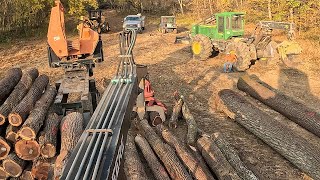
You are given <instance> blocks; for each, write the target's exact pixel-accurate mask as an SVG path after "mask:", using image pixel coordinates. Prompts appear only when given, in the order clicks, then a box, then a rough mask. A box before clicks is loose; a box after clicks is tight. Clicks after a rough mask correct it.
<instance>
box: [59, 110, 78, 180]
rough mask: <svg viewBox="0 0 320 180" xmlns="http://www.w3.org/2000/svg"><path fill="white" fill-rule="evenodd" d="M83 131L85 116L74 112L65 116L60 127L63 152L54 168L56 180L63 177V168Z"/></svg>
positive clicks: (61, 151)
mask: <svg viewBox="0 0 320 180" xmlns="http://www.w3.org/2000/svg"><path fill="white" fill-rule="evenodd" d="M82 131H83V116H82V114H80V113H79V112H72V113H70V114H68V115H67V116H65V117H64V118H63V119H62V121H61V125H60V132H61V150H60V154H59V155H58V157H57V159H56V162H55V166H54V179H59V178H60V176H61V175H62V170H63V167H64V166H65V165H66V164H67V162H68V159H69V158H70V155H71V153H72V150H73V148H74V147H75V146H76V145H77V142H78V140H79V139H80V136H81V134H82Z"/></svg>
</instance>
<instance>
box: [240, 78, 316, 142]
mask: <svg viewBox="0 0 320 180" xmlns="http://www.w3.org/2000/svg"><path fill="white" fill-rule="evenodd" d="M237 86H238V88H239V89H240V90H242V91H244V92H246V93H248V94H249V95H250V96H252V97H254V98H256V99H258V100H259V101H261V102H263V103H264V104H266V105H267V106H269V107H271V108H272V109H274V110H276V111H278V112H279V113H281V114H282V115H284V116H285V117H287V118H288V119H290V120H292V121H293V122H295V123H297V124H299V125H300V126H301V127H303V128H305V129H307V130H308V131H310V132H311V133H313V134H315V135H317V136H318V137H320V114H319V113H318V112H316V111H315V110H313V109H311V108H308V107H307V106H306V105H304V104H302V103H300V102H298V101H295V100H294V99H292V98H291V97H289V96H287V95H284V94H282V93H281V92H275V91H272V90H270V89H269V88H267V87H265V86H263V85H261V84H260V83H258V82H256V81H254V80H253V79H251V78H250V77H249V76H243V77H241V78H240V79H239V81H238V84H237Z"/></svg>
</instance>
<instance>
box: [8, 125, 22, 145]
mask: <svg viewBox="0 0 320 180" xmlns="http://www.w3.org/2000/svg"><path fill="white" fill-rule="evenodd" d="M18 131H19V127H16V126H12V125H11V124H9V125H8V127H7V129H6V139H7V140H8V141H10V142H12V143H16V141H17V139H18V134H17V132H18Z"/></svg>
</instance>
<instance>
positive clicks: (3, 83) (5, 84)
mask: <svg viewBox="0 0 320 180" xmlns="http://www.w3.org/2000/svg"><path fill="white" fill-rule="evenodd" d="M21 76H22V71H21V69H20V68H12V69H9V70H8V72H7V73H6V76H5V77H4V78H3V79H1V80H0V101H3V100H4V99H5V98H6V97H7V96H8V95H9V94H10V92H11V91H12V90H13V88H14V87H15V86H16V85H17V83H18V82H19V80H20V78H21Z"/></svg>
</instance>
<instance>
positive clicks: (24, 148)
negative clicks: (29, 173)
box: [15, 140, 40, 160]
mask: <svg viewBox="0 0 320 180" xmlns="http://www.w3.org/2000/svg"><path fill="white" fill-rule="evenodd" d="M15 151H16V153H17V155H18V156H19V157H20V158H21V159H23V160H34V159H35V158H37V157H39V156H40V146H39V144H38V142H37V141H33V140H31V141H30V140H20V141H18V142H17V143H16V144H15Z"/></svg>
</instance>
